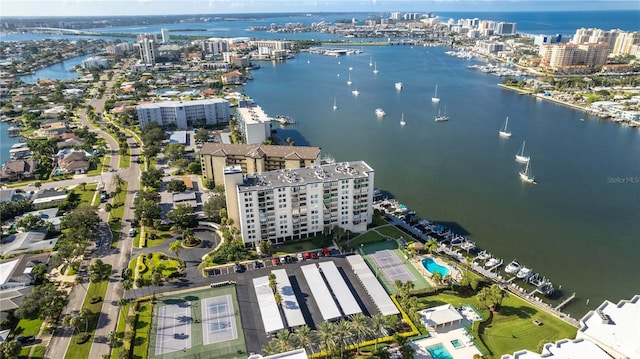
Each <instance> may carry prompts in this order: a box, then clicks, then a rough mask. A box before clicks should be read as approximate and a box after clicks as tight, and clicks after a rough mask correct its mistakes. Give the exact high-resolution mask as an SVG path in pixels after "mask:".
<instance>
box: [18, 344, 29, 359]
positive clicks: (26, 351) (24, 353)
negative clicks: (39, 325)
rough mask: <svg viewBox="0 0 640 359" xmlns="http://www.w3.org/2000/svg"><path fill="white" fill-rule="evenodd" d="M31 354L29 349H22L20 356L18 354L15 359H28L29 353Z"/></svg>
mask: <svg viewBox="0 0 640 359" xmlns="http://www.w3.org/2000/svg"><path fill="white" fill-rule="evenodd" d="M30 352H31V347H22V349H20V354H18V358H17V359H27V358H29V353H30Z"/></svg>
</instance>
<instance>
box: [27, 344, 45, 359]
mask: <svg viewBox="0 0 640 359" xmlns="http://www.w3.org/2000/svg"><path fill="white" fill-rule="evenodd" d="M46 350H47V348H46V347H43V346H42V345H37V346H36V347H35V348H33V351H32V352H31V359H42V358H44V352H45V351H46Z"/></svg>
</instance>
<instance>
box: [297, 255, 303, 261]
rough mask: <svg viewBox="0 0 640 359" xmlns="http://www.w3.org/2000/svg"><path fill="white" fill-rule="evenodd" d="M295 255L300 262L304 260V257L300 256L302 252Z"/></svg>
mask: <svg viewBox="0 0 640 359" xmlns="http://www.w3.org/2000/svg"><path fill="white" fill-rule="evenodd" d="M297 257H298V262H302V261H303V260H304V257H303V256H302V253H298V254H297Z"/></svg>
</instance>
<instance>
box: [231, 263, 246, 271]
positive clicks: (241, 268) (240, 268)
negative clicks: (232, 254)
mask: <svg viewBox="0 0 640 359" xmlns="http://www.w3.org/2000/svg"><path fill="white" fill-rule="evenodd" d="M233 271H234V272H235V273H242V272H244V265H242V264H240V263H236V264H234V265H233Z"/></svg>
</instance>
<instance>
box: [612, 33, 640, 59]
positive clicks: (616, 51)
mask: <svg viewBox="0 0 640 359" xmlns="http://www.w3.org/2000/svg"><path fill="white" fill-rule="evenodd" d="M638 44H640V31H635V32H626V31H622V32H620V33H619V34H618V38H617V39H616V42H615V44H614V45H613V51H611V55H631V53H632V49H633V45H638Z"/></svg>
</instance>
